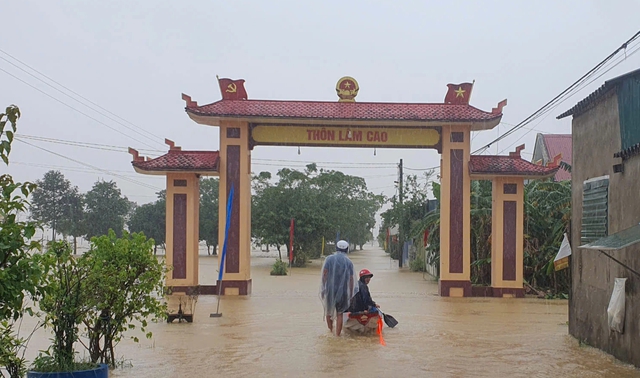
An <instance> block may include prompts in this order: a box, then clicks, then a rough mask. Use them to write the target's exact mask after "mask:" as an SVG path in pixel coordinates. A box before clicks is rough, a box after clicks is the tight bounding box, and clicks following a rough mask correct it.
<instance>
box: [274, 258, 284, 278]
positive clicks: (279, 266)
mask: <svg viewBox="0 0 640 378" xmlns="http://www.w3.org/2000/svg"><path fill="white" fill-rule="evenodd" d="M271 275H272V276H286V275H287V263H286V262H284V261H282V259H277V260H276V262H275V263H274V264H273V268H271Z"/></svg>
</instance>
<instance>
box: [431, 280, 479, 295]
mask: <svg viewBox="0 0 640 378" xmlns="http://www.w3.org/2000/svg"><path fill="white" fill-rule="evenodd" d="M438 293H439V294H440V296H441V297H471V296H472V295H471V282H470V281H449V280H442V279H441V280H440V281H438Z"/></svg>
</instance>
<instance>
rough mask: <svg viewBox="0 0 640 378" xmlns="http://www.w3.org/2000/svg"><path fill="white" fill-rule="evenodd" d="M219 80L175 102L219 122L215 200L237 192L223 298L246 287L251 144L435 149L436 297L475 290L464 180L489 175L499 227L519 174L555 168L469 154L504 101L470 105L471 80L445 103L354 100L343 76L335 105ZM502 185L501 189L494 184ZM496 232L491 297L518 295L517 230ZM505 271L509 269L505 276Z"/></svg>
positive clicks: (511, 210)
mask: <svg viewBox="0 0 640 378" xmlns="http://www.w3.org/2000/svg"><path fill="white" fill-rule="evenodd" d="M219 84H220V90H221V93H222V100H220V101H217V102H214V103H211V104H207V105H198V103H197V102H196V101H193V100H192V99H191V97H190V96H187V95H185V94H183V95H182V98H183V99H184V100H185V102H186V108H185V110H186V112H187V114H188V116H189V117H190V118H191V119H192V120H194V121H195V122H197V123H199V124H202V125H207V126H216V127H219V130H220V150H219V155H218V156H219V158H218V159H219V160H218V161H217V164H216V170H217V171H216V172H215V173H217V174H219V176H220V194H219V203H220V204H224V203H226V202H227V195H228V193H229V190H230V189H231V187H232V186H233V187H234V188H235V195H234V198H233V202H232V206H231V211H232V217H231V227H230V230H229V239H228V246H227V248H228V249H227V256H226V262H225V266H224V278H223V281H222V282H220V283H219V287H217V288H216V291H219V292H220V293H221V294H226V295H248V294H250V293H251V270H250V257H251V151H252V150H253V148H254V147H256V146H260V145H273V146H277V145H281V146H318V147H320V146H322V147H368V148H371V147H375V148H414V149H427V148H429V149H436V150H437V151H438V152H439V153H440V154H441V163H440V172H441V202H440V248H441V249H440V280H439V293H440V295H442V296H472V295H473V294H474V292H473V290H472V287H471V281H470V278H471V245H470V244H471V240H470V239H471V232H470V231H471V225H470V221H471V212H470V210H471V204H470V180H471V178H472V176H474V177H476V178H480V179H491V180H493V181H494V204H496V203H498V202H500V201H502V202H500V204H501V207H500V209H501V211H496V212H495V213H494V222H495V224H501V225H502V224H504V222H505V219H507V218H505V216H506V217H508V220H509V222H515V223H514V224H517V223H522V212H523V209H522V207H523V200H522V197H523V191H522V182H523V180H524V179H525V178H543V177H549V176H551V175H553V174H554V173H555V171H556V170H557V167H541V166H536V165H533V164H531V163H529V162H527V161H525V160H523V159H521V157H520V150H519V149H518V150H516V152H514V153H511V154H510V155H509V156H482V157H473V156H471V151H470V148H471V143H470V135H471V131H481V130H490V129H493V128H494V127H495V126H497V125H498V124H499V123H500V121H501V119H502V109H503V107H504V106H505V105H506V100H503V101H501V102H499V103H498V105H497V106H496V107H495V108H493V109H492V110H491V111H489V112H487V111H483V110H480V109H478V108H475V107H473V106H471V105H469V99H470V95H471V90H472V89H473V84H472V83H462V84H448V91H447V94H446V96H445V100H444V102H443V103H383V102H356V101H355V97H356V95H357V93H358V91H359V86H358V83H357V82H356V81H355V79H353V78H351V77H344V78H342V79H340V80H339V81H338V84H337V85H336V92H337V94H338V97H339V101H336V102H328V101H275V100H250V99H248V96H247V94H246V91H245V89H244V80H231V79H219ZM158 159H160V158H158ZM505 159H508V160H505ZM134 165H135V164H134ZM137 170H138V171H139V172H140V169H137ZM141 173H144V172H141ZM167 183H168V185H169V181H167ZM500 185H502V186H501V187H500V188H503V191H502V192H499V190H497V189H496V188H498V186H500ZM514 188H515V189H514ZM514 190H515V191H514ZM505 196H506V197H505ZM509 196H511V197H509ZM505 198H506V199H505ZM168 204H169V201H167V221H168V222H167V235H168V237H167V241H168V240H169V234H170V233H173V232H174V231H173V229H170V228H169V220H170V219H172V220H173V219H174V218H175V217H176V214H175V213H174V209H172V208H169V205H168ZM494 206H495V205H494ZM502 209H506V210H504V211H502ZM191 211H192V212H193V211H196V212H197V209H192V210H191ZM195 216H196V217H197V214H196V215H195ZM225 219H226V207H225V206H219V222H220V223H219V240H220V241H222V240H224V230H225ZM499 231H500V235H501V236H503V240H502V241H499V240H498V239H495V240H494V243H492V256H495V257H496V260H495V261H500V264H497V263H494V264H493V265H492V273H495V274H492V277H493V276H495V277H500V280H497V281H495V282H492V285H493V284H494V283H495V285H497V286H495V288H497V289H499V290H497V291H495V292H494V293H493V294H494V295H499V296H503V295H513V296H522V295H523V294H524V291H523V289H522V269H521V268H520V269H518V268H517V267H518V266H521V265H522V254H523V250H522V249H523V248H522V242H521V241H522V232H523V231H522V227H506V226H503V227H501V228H500V229H499ZM195 232H196V233H197V229H196V230H195ZM171 240H175V239H174V238H173V237H172V238H171ZM196 240H197V239H196ZM174 244H175V243H174ZM167 247H168V248H167V255H169V254H171V255H172V257H171V261H176V260H180V259H176V257H175V256H173V254H174V253H175V250H174V249H175V248H176V246H175V245H169V244H167ZM178 248H180V246H178ZM505 248H506V249H505ZM183 249H184V248H182V249H180V251H182V250H183ZM494 250H495V251H494ZM185 253H188V254H195V259H196V261H197V254H198V251H197V248H196V250H195V251H193V250H190V251H187V252H185ZM185 260H189V261H193V258H191V259H185ZM167 261H170V260H169V258H168V259H167ZM189 266H191V265H189ZM504 271H508V273H507V274H506V275H505V274H504ZM501 273H502V274H501ZM171 280H172V281H171ZM492 280H493V278H492ZM169 281H171V282H169ZM169 283H172V284H173V285H169ZM178 284H180V285H183V286H195V285H197V268H196V270H195V272H192V271H190V270H189V267H187V272H186V279H185V280H183V281H176V280H175V277H171V278H168V286H174V285H178ZM500 285H501V286H500ZM476 294H479V293H476ZM484 294H485V295H486V293H484Z"/></svg>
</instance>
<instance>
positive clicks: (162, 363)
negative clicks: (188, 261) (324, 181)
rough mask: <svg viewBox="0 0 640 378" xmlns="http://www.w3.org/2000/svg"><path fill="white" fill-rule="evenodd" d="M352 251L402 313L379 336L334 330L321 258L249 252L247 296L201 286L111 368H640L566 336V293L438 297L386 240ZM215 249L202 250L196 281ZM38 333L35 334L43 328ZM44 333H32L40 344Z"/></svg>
mask: <svg viewBox="0 0 640 378" xmlns="http://www.w3.org/2000/svg"><path fill="white" fill-rule="evenodd" d="M368 248H369V249H368V250H365V251H357V252H354V253H352V254H351V255H350V257H351V259H352V260H353V262H354V265H355V267H356V270H357V271H358V270H360V269H362V268H368V269H370V270H371V271H372V272H373V273H374V277H373V279H372V281H371V284H370V289H371V293H372V296H373V299H374V300H375V301H376V302H378V303H379V304H380V305H381V308H382V310H383V311H386V312H387V313H389V314H391V315H393V316H394V317H395V318H396V319H397V320H398V321H399V322H400V324H399V325H398V326H397V327H396V328H394V329H390V328H387V327H385V329H384V338H385V341H386V344H387V345H386V346H381V345H380V344H379V342H378V337H377V336H349V335H348V334H343V336H342V337H340V338H338V337H335V336H333V335H331V334H330V333H329V331H328V329H327V328H326V324H325V323H324V321H323V316H322V305H321V303H320V300H319V299H318V288H319V280H320V275H319V272H320V265H321V262H320V261H314V262H313V263H311V264H310V265H309V267H307V268H299V269H294V270H293V273H292V275H291V276H284V277H272V276H269V271H270V268H271V264H272V263H273V261H274V260H273V259H272V258H257V257H256V258H253V261H252V265H253V268H252V269H253V270H252V276H253V294H252V296H251V297H250V298H242V297H223V298H222V303H221V306H220V312H222V314H223V315H222V317H221V318H210V317H209V314H210V313H213V312H215V311H216V298H215V297H206V296H201V297H200V299H199V301H198V304H197V306H196V313H195V321H194V323H192V324H189V323H181V324H177V323H174V324H166V323H159V324H153V325H152V326H151V327H150V328H151V330H152V331H153V334H154V337H153V339H151V340H141V342H140V343H139V344H135V343H133V342H130V341H123V342H122V343H121V344H120V345H119V346H118V347H117V349H116V352H117V353H118V354H119V355H121V356H123V358H124V359H125V360H128V361H130V362H131V364H133V366H132V367H129V368H123V369H117V370H115V371H113V372H112V373H111V376H112V377H138V378H145V377H176V376H179V377H198V378H200V377H202V378H204V377H282V376H284V377H301V376H308V377H330V376H333V377H335V376H346V377H368V378H371V377H400V376H403V377H418V376H421V377H468V376H473V377H531V376H533V377H555V376H562V377H638V376H640V370H636V369H634V368H633V367H630V366H629V365H625V364H622V363H620V362H618V361H617V360H615V359H614V358H612V357H610V356H609V355H607V354H604V353H602V352H600V351H598V350H596V349H593V348H589V347H581V346H580V345H579V343H578V342H577V341H576V340H575V339H573V338H572V337H570V336H569V335H568V331H567V328H568V327H567V324H566V322H567V319H568V318H567V301H562V300H553V301H546V300H541V299H533V298H531V299H529V298H527V299H506V298H505V299H493V298H471V299H469V298H442V297H439V296H438V295H437V286H438V285H437V282H436V281H434V280H433V279H432V278H431V277H430V276H427V275H425V276H423V274H422V273H412V272H409V271H399V270H398V268H397V262H390V260H389V258H388V257H387V255H386V254H385V253H384V252H383V251H381V250H380V249H377V248H373V247H371V246H369V247H368ZM216 261H217V260H216V259H215V258H213V257H207V256H201V268H200V272H201V283H202V284H207V283H212V282H213V280H214V279H215V278H210V277H215V275H216V274H215V264H216ZM39 338H40V337H39ZM46 343H47V341H46V339H44V340H33V341H32V344H33V345H31V346H30V349H32V348H34V346H35V345H38V344H43V345H46Z"/></svg>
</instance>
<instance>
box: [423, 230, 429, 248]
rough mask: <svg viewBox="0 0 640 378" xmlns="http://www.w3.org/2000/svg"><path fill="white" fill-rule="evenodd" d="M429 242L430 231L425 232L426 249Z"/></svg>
mask: <svg viewBox="0 0 640 378" xmlns="http://www.w3.org/2000/svg"><path fill="white" fill-rule="evenodd" d="M428 242H429V230H424V246H425V247H426V246H427V244H428Z"/></svg>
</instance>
